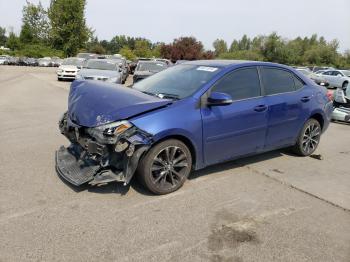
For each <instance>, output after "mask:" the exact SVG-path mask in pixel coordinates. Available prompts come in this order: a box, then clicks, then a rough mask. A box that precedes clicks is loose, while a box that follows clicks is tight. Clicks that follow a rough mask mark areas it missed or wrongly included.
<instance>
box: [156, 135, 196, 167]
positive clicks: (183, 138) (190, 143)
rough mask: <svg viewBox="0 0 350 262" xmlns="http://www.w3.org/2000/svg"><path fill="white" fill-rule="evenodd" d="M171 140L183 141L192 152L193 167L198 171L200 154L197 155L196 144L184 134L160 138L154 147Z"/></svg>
mask: <svg viewBox="0 0 350 262" xmlns="http://www.w3.org/2000/svg"><path fill="white" fill-rule="evenodd" d="M169 139H177V140H179V141H181V142H182V143H184V144H185V145H186V146H187V147H188V149H189V150H190V152H191V157H192V166H193V167H194V168H195V169H197V168H196V167H197V163H198V162H199V160H198V159H197V157H198V154H197V149H196V147H195V145H194V142H193V141H192V140H191V139H190V138H188V137H187V136H185V135H183V134H171V135H166V136H162V137H160V138H158V139H157V140H156V141H155V142H154V143H153V145H152V147H153V146H155V145H157V144H159V143H161V142H163V141H165V140H169Z"/></svg>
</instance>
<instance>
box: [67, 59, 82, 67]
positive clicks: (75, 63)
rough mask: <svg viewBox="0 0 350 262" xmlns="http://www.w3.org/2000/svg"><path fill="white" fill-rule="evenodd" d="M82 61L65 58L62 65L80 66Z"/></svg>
mask: <svg viewBox="0 0 350 262" xmlns="http://www.w3.org/2000/svg"><path fill="white" fill-rule="evenodd" d="M83 61H84V60H83V59H78V58H67V59H64V61H63V63H62V65H74V66H82V64H83Z"/></svg>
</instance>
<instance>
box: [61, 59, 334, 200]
mask: <svg viewBox="0 0 350 262" xmlns="http://www.w3.org/2000/svg"><path fill="white" fill-rule="evenodd" d="M332 110H333V107H332V102H331V101H330V100H329V98H328V96H327V90H326V89H325V88H324V87H321V86H318V85H316V84H315V83H314V82H313V81H311V80H310V79H308V78H307V77H306V76H304V75H303V74H301V73H299V72H297V71H296V70H294V69H292V68H290V67H287V66H283V65H279V64H274V63H263V62H249V61H248V62H247V61H220V60H217V61H216V60H211V61H193V62H187V63H183V64H181V65H178V66H173V67H170V68H169V69H167V70H164V71H162V72H160V73H157V74H155V75H153V76H151V77H149V78H147V79H145V80H143V81H140V82H138V83H136V84H135V85H134V86H133V88H125V87H123V86H117V85H112V84H107V83H103V82H93V81H74V82H73V83H72V86H71V89H70V94H69V99H68V111H67V112H66V113H65V114H64V115H63V117H62V119H61V120H60V121H59V128H60V131H61V133H62V134H63V135H65V136H66V137H67V138H68V139H69V141H70V142H71V144H70V146H69V147H67V148H66V147H64V146H62V147H61V148H60V149H59V150H58V151H57V153H56V168H57V171H58V173H59V174H60V175H61V176H62V177H63V178H64V179H65V180H67V181H68V182H70V183H72V184H74V185H77V186H78V185H81V184H85V183H89V184H90V185H102V184H106V183H109V182H112V181H119V182H123V183H124V185H127V184H129V182H130V180H131V178H132V176H133V175H134V173H137V177H138V178H139V179H140V180H141V182H142V183H143V184H144V185H145V186H146V187H147V188H148V189H149V190H150V191H152V192H153V193H156V194H166V193H170V192H173V191H175V190H177V189H179V188H180V187H181V186H182V185H183V183H184V182H185V180H186V179H187V177H188V175H189V174H190V172H191V171H192V170H198V169H201V168H204V167H206V166H209V165H213V164H216V163H221V162H224V161H228V160H232V159H236V158H239V157H243V156H248V155H253V154H258V153H261V152H266V151H270V150H275V149H278V148H284V147H292V148H293V150H294V151H295V152H296V153H297V154H298V155H301V156H308V155H310V154H312V153H313V152H314V151H315V150H316V148H317V146H318V144H319V142H320V138H321V134H322V133H323V132H325V131H326V129H327V127H328V125H329V121H330V116H331V113H332Z"/></svg>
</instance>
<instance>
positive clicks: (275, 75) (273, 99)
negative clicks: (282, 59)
mask: <svg viewBox="0 0 350 262" xmlns="http://www.w3.org/2000/svg"><path fill="white" fill-rule="evenodd" d="M259 70H260V75H261V80H262V86H263V92H264V94H265V98H266V102H267V105H268V128H267V135H266V145H265V149H273V148H279V147H282V146H287V145H291V144H293V143H294V142H295V139H296V137H297V136H298V133H299V131H300V128H301V127H302V125H303V123H304V120H305V118H306V116H307V115H308V110H309V107H308V104H309V103H310V101H311V99H312V91H311V90H310V89H308V88H303V87H304V85H305V84H304V82H303V81H302V80H301V79H299V78H298V77H297V76H296V75H294V73H293V72H291V71H289V70H285V69H282V68H277V67H267V66H266V67H265V66H262V67H260V68H259Z"/></svg>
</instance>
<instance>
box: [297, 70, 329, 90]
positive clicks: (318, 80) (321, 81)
mask: <svg viewBox="0 0 350 262" xmlns="http://www.w3.org/2000/svg"><path fill="white" fill-rule="evenodd" d="M296 70H297V71H298V72H300V73H302V74H304V75H305V76H307V77H308V78H310V79H311V80H313V81H314V82H315V83H316V84H318V85H320V86H326V87H327V86H329V83H328V82H327V80H326V79H325V78H324V77H322V76H321V75H317V74H316V73H313V72H312V71H311V70H310V69H308V68H296Z"/></svg>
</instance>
